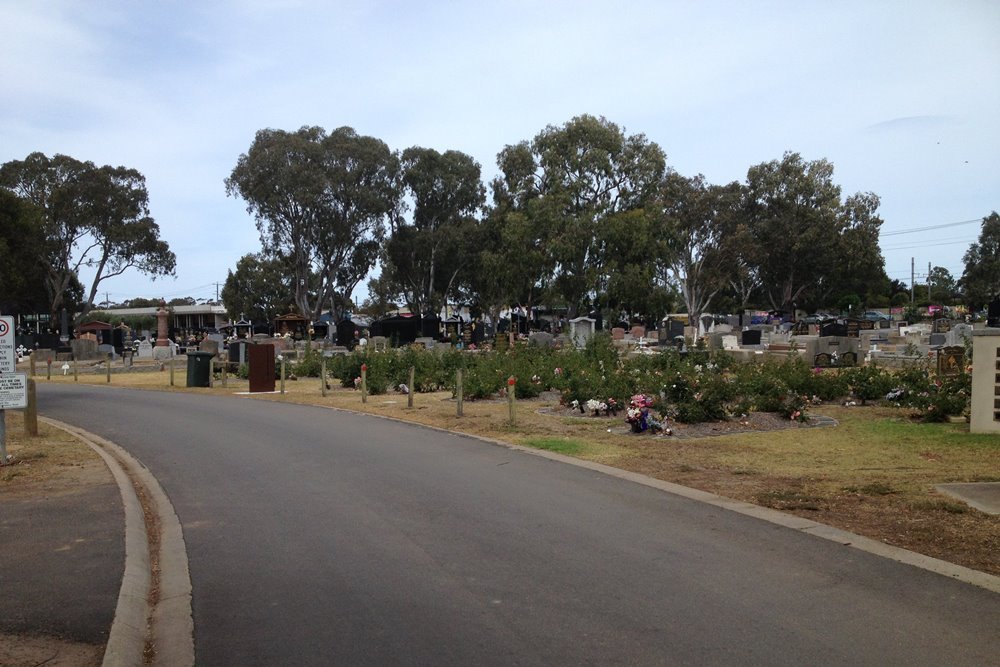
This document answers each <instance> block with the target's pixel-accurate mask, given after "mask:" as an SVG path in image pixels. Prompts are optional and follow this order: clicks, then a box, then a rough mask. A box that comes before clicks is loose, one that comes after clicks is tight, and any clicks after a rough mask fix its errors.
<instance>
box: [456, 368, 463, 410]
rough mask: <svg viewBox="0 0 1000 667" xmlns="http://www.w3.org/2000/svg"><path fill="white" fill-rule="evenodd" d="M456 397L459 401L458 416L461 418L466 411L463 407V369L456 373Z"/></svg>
mask: <svg viewBox="0 0 1000 667" xmlns="http://www.w3.org/2000/svg"><path fill="white" fill-rule="evenodd" d="M455 376H456V377H455V397H456V398H457V399H458V416H459V417H461V416H462V414H463V412H464V410H463V407H462V394H463V388H462V369H461V368H459V369H458V371H456V373H455Z"/></svg>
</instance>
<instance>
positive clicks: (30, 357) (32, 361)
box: [28, 352, 35, 377]
mask: <svg viewBox="0 0 1000 667" xmlns="http://www.w3.org/2000/svg"><path fill="white" fill-rule="evenodd" d="M28 368H29V369H30V372H31V377H35V353H34V352H32V353H31V354H29V355H28Z"/></svg>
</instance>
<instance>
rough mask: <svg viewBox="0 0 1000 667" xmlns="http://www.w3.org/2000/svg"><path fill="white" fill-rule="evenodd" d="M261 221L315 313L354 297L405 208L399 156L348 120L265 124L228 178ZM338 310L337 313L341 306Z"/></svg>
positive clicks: (267, 240)
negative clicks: (330, 125) (294, 126)
mask: <svg viewBox="0 0 1000 667" xmlns="http://www.w3.org/2000/svg"><path fill="white" fill-rule="evenodd" d="M226 191H227V193H228V194H229V195H230V196H238V197H241V198H242V199H243V200H244V201H245V202H246V204H247V212H248V213H250V214H252V215H253V216H254V218H255V220H256V224H257V229H258V231H259V232H260V237H261V245H262V246H263V251H264V252H265V253H266V254H268V255H271V256H281V257H284V258H286V259H287V261H288V262H289V264H290V266H291V271H292V279H293V289H294V295H295V296H294V298H295V305H296V306H297V307H298V310H299V312H300V313H301V314H302V315H303V316H305V317H309V318H311V319H314V320H315V319H319V316H320V315H321V313H322V311H323V308H324V306H326V305H328V304H334V305H336V304H347V303H350V300H351V294H352V292H353V291H354V289H355V287H357V284H358V283H359V282H360V281H361V280H362V279H363V278H364V277H365V276H366V275H367V274H368V272H369V271H370V270H371V269H372V267H374V266H375V263H376V261H377V258H378V251H379V248H380V247H381V244H382V241H383V240H384V238H385V234H386V229H387V227H388V225H389V223H390V222H392V221H394V220H395V218H396V217H397V216H398V214H399V210H400V183H399V160H398V156H397V155H396V154H395V153H393V152H392V151H390V150H389V148H388V146H386V145H385V143H384V142H382V141H381V140H379V139H376V138H374V137H368V136H361V135H358V134H357V133H356V132H355V131H354V130H353V129H352V128H350V127H341V128H338V129H337V130H334V131H333V132H332V133H330V134H327V133H326V131H325V130H324V129H323V128H320V127H302V128H300V129H299V130H298V131H296V132H287V131H284V130H275V129H264V130H260V131H258V132H257V135H256V137H255V138H254V141H253V144H252V145H251V146H250V149H249V150H248V151H247V152H246V153H244V154H242V155H240V157H239V158H238V160H237V163H236V167H235V168H234V169H233V171H232V173H231V174H230V176H229V178H227V179H226ZM338 314H339V313H338Z"/></svg>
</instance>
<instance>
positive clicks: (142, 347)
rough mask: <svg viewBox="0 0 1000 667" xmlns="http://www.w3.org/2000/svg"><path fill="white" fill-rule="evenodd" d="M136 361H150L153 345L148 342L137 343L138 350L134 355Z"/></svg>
mask: <svg viewBox="0 0 1000 667" xmlns="http://www.w3.org/2000/svg"><path fill="white" fill-rule="evenodd" d="M135 356H136V358H138V359H152V358H153V345H152V343H150V342H149V341H148V340H144V341H140V342H139V349H137V350H136V353H135Z"/></svg>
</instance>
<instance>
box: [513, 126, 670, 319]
mask: <svg viewBox="0 0 1000 667" xmlns="http://www.w3.org/2000/svg"><path fill="white" fill-rule="evenodd" d="M497 162H498V165H499V167H500V169H501V172H502V174H501V176H500V177H499V178H498V179H497V180H496V181H495V186H494V193H495V195H494V197H495V198H496V196H497V193H498V192H499V193H500V194H501V196H503V197H505V198H506V199H507V200H508V202H509V210H510V211H517V212H520V213H521V214H522V215H524V216H525V217H526V219H527V220H528V221H529V224H530V225H531V226H532V227H533V228H534V232H533V234H532V235H533V237H535V238H537V239H543V240H544V245H545V249H546V253H547V257H548V261H547V264H548V267H547V268H549V271H550V276H548V277H546V278H545V279H543V280H542V282H545V283H547V284H548V285H549V286H550V288H551V292H552V297H554V298H556V299H560V300H562V301H564V302H565V303H566V304H567V306H568V307H569V312H570V315H571V316H572V315H574V314H575V313H576V312H577V311H578V309H579V307H580V306H581V305H584V304H586V303H587V302H590V303H595V302H599V301H600V300H601V299H606V296H607V295H606V291H607V289H608V285H609V272H608V270H607V268H606V259H607V257H608V252H607V248H606V246H605V244H604V242H603V239H604V238H605V235H602V233H601V229H602V227H603V226H605V225H609V224H612V218H613V217H614V216H617V215H620V214H623V213H625V212H627V211H632V210H637V209H641V208H643V207H644V206H645V205H646V204H647V203H648V202H649V200H650V198H651V197H652V196H653V194H654V193H655V191H656V187H657V184H658V182H659V180H660V178H661V177H662V175H663V172H664V169H665V168H666V157H665V156H664V153H663V151H662V150H661V149H660V147H659V146H657V145H656V144H655V143H653V142H650V141H649V140H648V139H646V137H645V136H643V135H641V134H635V135H627V134H626V133H625V131H624V130H623V129H622V128H620V127H619V126H618V125H615V124H614V123H611V122H609V121H608V120H606V119H604V118H596V117H594V116H589V115H583V116H577V117H576V118H573V119H572V120H570V121H569V122H567V123H566V124H564V125H562V126H559V127H556V126H552V125H550V126H548V127H546V128H545V129H544V130H542V131H541V132H539V133H538V134H537V135H536V136H535V138H534V139H533V140H532V141H531V142H521V143H520V144H515V145H511V146H507V147H506V148H505V149H504V150H503V151H501V153H500V155H499V156H498V160H497Z"/></svg>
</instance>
